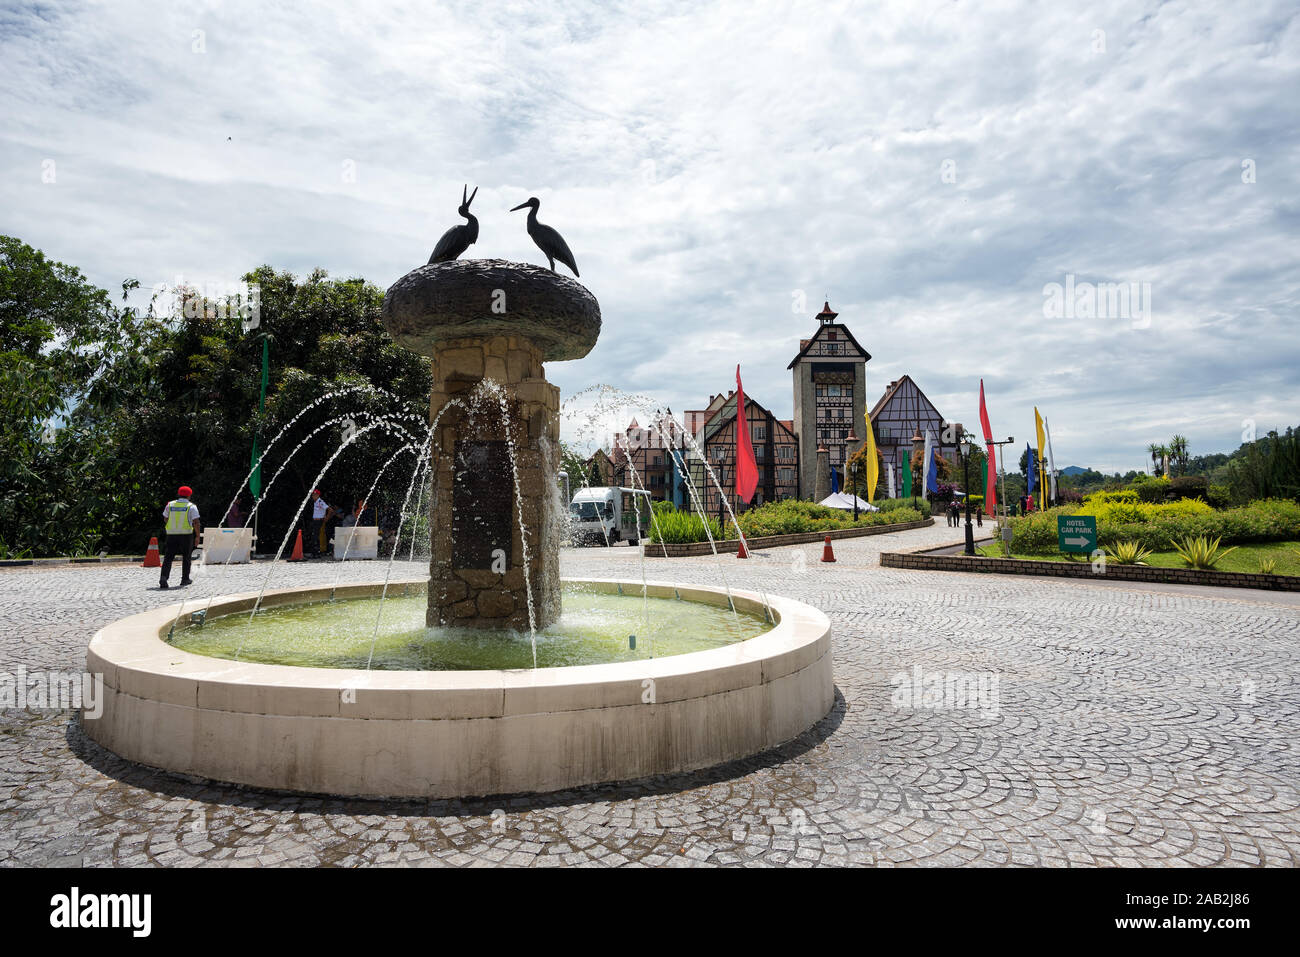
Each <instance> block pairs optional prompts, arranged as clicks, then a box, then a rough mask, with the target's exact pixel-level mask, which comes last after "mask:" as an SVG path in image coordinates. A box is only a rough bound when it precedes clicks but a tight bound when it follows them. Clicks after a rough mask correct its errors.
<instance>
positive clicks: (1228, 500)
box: [1205, 485, 1232, 508]
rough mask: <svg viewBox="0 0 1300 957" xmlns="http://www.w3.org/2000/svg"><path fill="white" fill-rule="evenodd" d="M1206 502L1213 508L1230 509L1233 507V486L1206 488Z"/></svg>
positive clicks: (1210, 486) (1211, 486) (1208, 486)
mask: <svg viewBox="0 0 1300 957" xmlns="http://www.w3.org/2000/svg"><path fill="white" fill-rule="evenodd" d="M1205 501H1206V502H1208V503H1209V505H1210V507H1211V508H1228V507H1229V506H1230V505H1232V486H1231V485H1207V486H1206V488H1205Z"/></svg>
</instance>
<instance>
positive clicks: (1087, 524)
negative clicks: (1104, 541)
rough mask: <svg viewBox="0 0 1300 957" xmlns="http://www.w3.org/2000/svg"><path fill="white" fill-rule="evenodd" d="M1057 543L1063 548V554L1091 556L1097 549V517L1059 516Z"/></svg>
mask: <svg viewBox="0 0 1300 957" xmlns="http://www.w3.org/2000/svg"><path fill="white" fill-rule="evenodd" d="M1056 543H1057V544H1058V545H1060V546H1061V551H1063V552H1074V553H1076V554H1082V555H1091V554H1092V552H1093V551H1094V550H1095V549H1096V547H1097V518H1096V516H1095V515H1058V516H1057V517H1056Z"/></svg>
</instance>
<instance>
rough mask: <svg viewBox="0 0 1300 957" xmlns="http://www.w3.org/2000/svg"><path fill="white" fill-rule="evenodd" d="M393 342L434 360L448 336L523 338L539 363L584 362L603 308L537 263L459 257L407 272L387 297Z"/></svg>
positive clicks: (386, 321)
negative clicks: (436, 348) (537, 352)
mask: <svg viewBox="0 0 1300 957" xmlns="http://www.w3.org/2000/svg"><path fill="white" fill-rule="evenodd" d="M383 317H384V327H385V328H386V329H387V330H388V334H389V335H391V336H392V337H393V339H394V340H395V341H396V342H397V344H398V345H401V346H404V347H405V348H407V349H410V350H411V351H412V352H418V353H420V354H421V355H426V356H432V355H433V350H434V346H436V345H437V344H438V343H440V342H445V341H447V340H449V339H477V338H485V339H486V338H490V337H492V336H523V337H524V338H526V339H529V340H531V341H532V343H533V344H534V345H535V346H537V348H538V349H540V350H541V352H542V359H543V360H544V361H547V362H554V361H557V360H560V359H581V358H582V357H583V356H585V355H586V354H587V353H588V352H590V351H591V349H592V347H593V346H594V345H595V344H596V337H597V336H599V335H600V304H599V303H598V302H596V297H595V296H593V295H592V294H591V293H590V292H588V291H587V288H586V287H585V286H583V285H582V284H581V283H579V282H576V281H575V280H573V279H570V278H569V277H568V276H561V275H559V274H558V273H553V272H551V271H550V270H549V269H544V268H542V267H541V266H533V265H529V264H528V263H512V262H507V261H506V260H504V259H458V260H454V261H452V262H445V263H430V264H429V265H427V266H421V267H419V268H418V269H413V270H411V271H410V272H408V273H407V274H406V275H405V276H403V277H402V278H401V279H399V280H397V282H395V283H393V284H392V285H391V286H390V287H389V288H388V292H387V293H386V294H385V295H384V308H383Z"/></svg>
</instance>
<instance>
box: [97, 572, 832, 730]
mask: <svg viewBox="0 0 1300 957" xmlns="http://www.w3.org/2000/svg"><path fill="white" fill-rule="evenodd" d="M563 581H565V582H566V583H572V584H582V585H590V586H594V587H596V588H598V589H600V590H603V591H608V592H615V591H617V590H618V589H619V587H620V586H621V588H622V590H623V593H624V594H625V595H629V596H634V597H640V596H641V593H642V583H641V582H640V581H620V580H616V579H581V580H579V579H563ZM426 584H427V580H426V579H405V580H400V581H394V582H390V583H389V585H388V593H389V594H390V595H392V594H396V595H401V594H404V593H407V592H408V590H409V589H410V588H411V587H424V586H425V585H426ZM381 587H382V583H379V582H375V583H364V584H354V585H343V586H339V587H338V588H337V590H336V597H337V598H339V599H348V598H361V597H369V596H372V595H374V594H377V593H378V591H379V589H380V588H381ZM646 590H647V593H648V595H649V597H652V598H659V597H662V598H674V597H680V598H681V599H682V600H685V601H699V602H704V603H707V604H713V605H723V606H725V605H726V603H727V595H726V593H725V591H723V590H722V589H718V588H713V587H707V586H696V585H689V586H688V585H675V584H671V583H667V582H648V583H646ZM331 591H335V589H333V588H331V587H330V586H323V587H308V588H302V587H299V588H284V589H277V590H274V591H268V592H266V594H265V595H264V596H263V598H262V605H263V606H264V607H266V606H274V605H281V604H299V603H303V602H310V601H314V600H318V599H324V598H327V597H328V596H329V594H330V592H331ZM731 596H732V599H733V600H734V601H735V603H736V607H737V609H739V610H740V611H746V612H750V613H753V614H758V615H763V614H764V613H765V608H766V607H767V606H769V605H770V608H771V610H772V613H773V616H774V617H775V618H776V623H775V625H774V626H773V627H772V628H771V629H770V630H768V631H765V632H764V633H762V634H761V635H757V636H755V637H754V638H750V639H747V640H745V641H741V642H736V643H734V644H731V645H726V646H724V647H721V648H713V649H709V650H705V651H696V652H688V653H686V654H680V655H671V656H667V657H663V658H654V659H644V660H638V661H629V662H613V663H607V664H595V665H573V666H564V667H554V668H539V669H536V670H533V669H517V670H481V671H366V670H361V669H343V668H310V667H300V666H292V665H275V664H262V663H258V662H242V661H231V660H226V659H221V658H211V657H208V656H205V655H200V654H195V653H192V652H188V651H183V650H181V649H179V648H176V647H174V646H172V645H170V644H168V643H167V642H166V641H164V640H163V638H164V637H165V635H166V633H167V631H168V629H169V628H170V627H171V625H172V622H173V621H175V620H176V619H177V613H178V612H179V613H180V616H181V621H182V622H184V621H185V620H186V616H188V615H189V614H190V613H191V612H194V611H199V610H201V609H204V608H207V609H208V614H209V615H210V616H217V615H222V614H231V613H236V612H239V611H245V610H248V609H249V608H251V607H252V602H253V601H254V599H255V598H256V597H257V596H256V593H253V592H249V593H244V594H232V595H227V596H222V597H219V598H215V599H206V598H203V599H192V600H189V601H186V602H182V603H177V604H172V605H167V606H164V607H161V608H155V609H152V610H150V611H145V612H140V613H139V614H135V615H131V616H129V617H127V618H122V619H120V620H118V621H115V622H113V623H112V624H110V625H108V626H106V627H104V628H103V629H101V630H100V631H99V632H98V633H97V634H96V635H95V636H94V638H93V639H92V640H91V642H90V646H89V648H88V649H87V653H86V667H87V670H88V671H89V672H91V673H92V674H102V675H103V678H104V684H105V685H106V686H107V687H108V688H110V689H112V690H114V691H116V692H119V693H121V694H124V695H129V696H132V697H137V698H143V699H148V700H152V701H158V702H162V703H166V704H172V705H177V706H180V707H188V708H199V709H213V710H220V711H234V712H251V713H260V714H267V713H274V714H279V715H295V716H307V715H313V716H322V717H329V716H334V717H344V718H359V719H364V718H390V719H391V718H399V719H426V720H428V719H434V720H436V719H454V718H489V717H504V716H508V715H520V714H534V713H539V712H562V711H579V710H588V709H593V708H610V707H621V706H625V705H631V704H638V703H642V702H644V701H645V699H646V695H647V692H649V691H651V689H652V694H653V697H654V700H655V701H656V702H659V703H664V702H671V701H675V700H683V699H687V698H695V697H701V696H707V695H715V694H720V693H725V692H728V691H732V690H735V689H739V688H745V687H749V686H753V685H759V684H765V683H769V682H772V681H774V680H776V679H779V678H781V677H783V676H785V675H788V674H792V673H794V672H798V671H800V670H801V669H804V668H806V667H808V666H809V665H810V664H812V663H813V662H816V661H818V660H819V659H821V658H822V657H823V656H824V655H827V654H828V653H829V650H830V622H829V620H828V619H827V618H826V616H825V615H824V614H822V612H820V611H818V610H817V609H815V608H813V607H811V606H809V605H806V604H803V603H802V602H797V601H794V600H792V599H789V598H783V597H780V596H774V595H768V596H766V602H765V601H764V596H761V595H759V594H757V593H755V592H750V591H744V590H738V589H732V590H731ZM209 602H210V604H209Z"/></svg>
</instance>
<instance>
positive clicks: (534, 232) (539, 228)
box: [510, 196, 578, 276]
mask: <svg viewBox="0 0 1300 957" xmlns="http://www.w3.org/2000/svg"><path fill="white" fill-rule="evenodd" d="M541 205H542V203H541V200H539V199H538V198H537V197H536V196H533V197H532V198H530V199H529V200H528V202H526V203H520V204H519V205H518V206H516V207H515V208H514V209H512V210H510V212H512V213H513V212H516V211H518V210H521V209H523V208H524V207H525V206H527V207H531V208H530V209H529V211H528V235H529V236H531V237H533V242H535V243H537V248H538V249H540V250H541V251H542V252H543V253H545V254H546V260H547V262H549V263H550V264H551V272H555V260H557V259H558V260H559V261H560V262H562V263H564V265H566V266H568V267H569V269H571V270H572V271H573V274H574V275H575V276H576V275H578V266H577V264H576V263H574V261H573V253H571V252H569V244H568V243H566V242H565V241H564V237H563V236H561V235H560V234H559V233H558V232H556V231H555V230H554V229H552V228H551V227H550V226H547V225H546V224H545V223H539V222H538V221H537V209H538V207H539V206H541Z"/></svg>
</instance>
